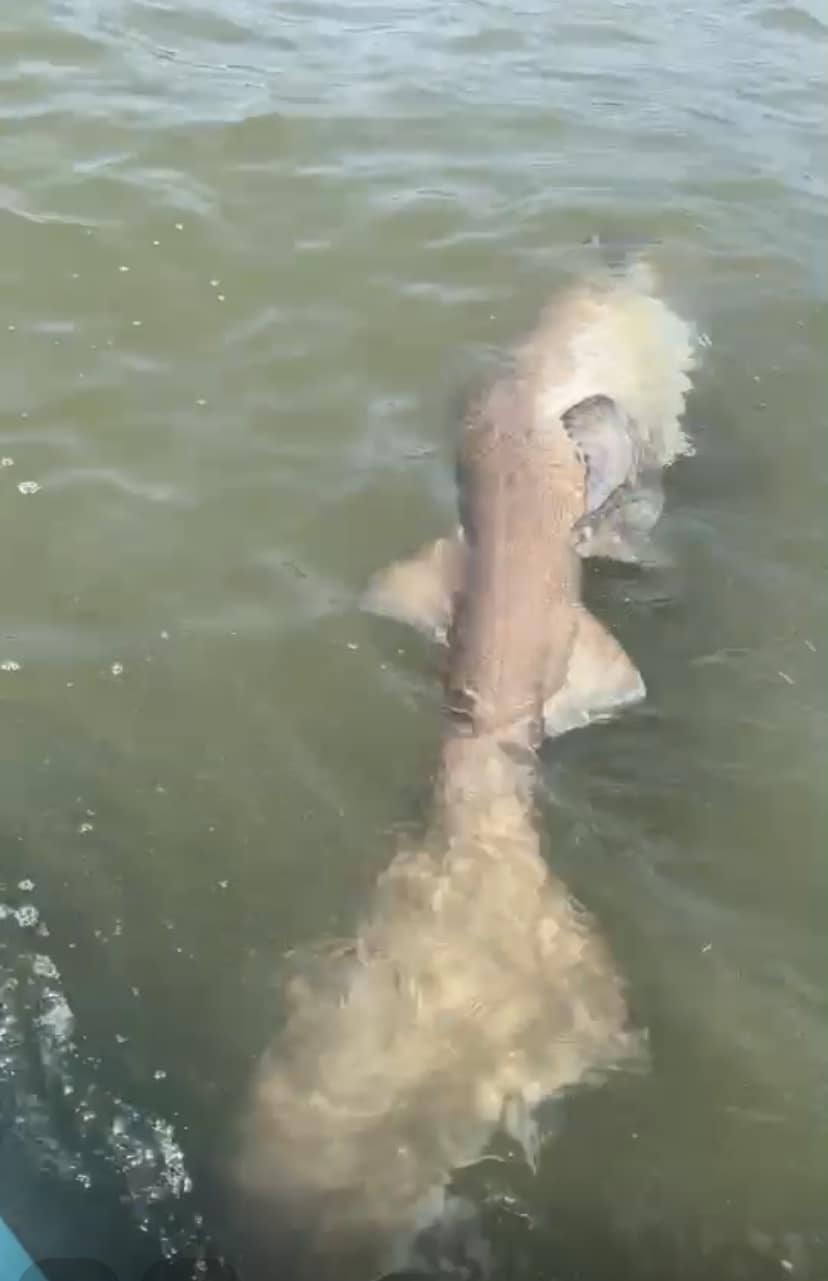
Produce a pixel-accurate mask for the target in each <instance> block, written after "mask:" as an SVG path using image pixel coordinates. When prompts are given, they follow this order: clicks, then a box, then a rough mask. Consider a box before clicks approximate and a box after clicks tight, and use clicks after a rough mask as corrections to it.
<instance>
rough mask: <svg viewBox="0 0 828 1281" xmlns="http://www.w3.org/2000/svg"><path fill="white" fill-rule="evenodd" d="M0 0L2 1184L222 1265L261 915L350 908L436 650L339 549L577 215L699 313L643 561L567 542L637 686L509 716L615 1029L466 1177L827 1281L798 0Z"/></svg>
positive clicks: (818, 139)
mask: <svg viewBox="0 0 828 1281" xmlns="http://www.w3.org/2000/svg"><path fill="white" fill-rule="evenodd" d="M0 32H2V40H3V49H4V54H5V57H4V66H3V72H2V95H1V96H0V157H1V158H2V186H0V234H2V239H1V240H0V271H2V283H3V290H2V300H1V301H0V337H1V338H2V369H3V386H4V405H3V421H2V427H1V428H0V430H1V431H2V439H1V440H0V452H1V453H2V467H0V529H1V531H2V543H3V555H2V557H0V593H1V594H2V600H3V626H2V629H1V631H0V697H2V700H3V716H2V720H0V752H2V758H3V762H4V769H3V772H2V782H1V783H0V786H2V808H0V815H2V827H1V828H0V842H1V843H0V888H1V890H2V892H1V893H0V902H2V904H3V907H2V910H0V947H2V979H1V981H2V987H3V993H2V1001H3V1018H4V1022H3V1023H2V1025H0V1026H2V1041H1V1042H0V1054H1V1055H2V1057H0V1115H2V1120H3V1126H4V1131H3V1133H4V1135H5V1137H4V1140H3V1144H2V1147H0V1191H1V1192H2V1204H3V1213H4V1216H5V1217H7V1218H8V1219H9V1221H10V1222H12V1223H13V1224H14V1225H15V1227H16V1228H17V1229H18V1230H19V1231H20V1232H21V1233H22V1234H23V1236H24V1238H25V1240H26V1241H27V1243H28V1245H29V1247H30V1249H31V1250H32V1251H33V1252H34V1253H35V1254H37V1255H40V1256H42V1255H46V1254H89V1255H93V1256H95V1257H97V1258H100V1259H107V1260H109V1262H110V1263H111V1264H112V1265H113V1266H114V1267H115V1269H116V1271H117V1275H118V1276H119V1278H122V1279H123V1281H131V1279H132V1278H133V1277H135V1278H137V1277H138V1276H139V1275H141V1270H142V1268H144V1267H145V1266H146V1265H147V1263H148V1262H152V1260H154V1259H155V1258H157V1257H159V1255H160V1253H161V1252H162V1251H164V1252H173V1253H176V1252H178V1253H184V1254H188V1253H194V1252H195V1251H197V1250H198V1249H200V1248H204V1249H207V1250H208V1251H209V1250H212V1249H214V1245H213V1244H212V1243H214V1242H218V1243H219V1246H220V1247H224V1248H227V1250H228V1253H229V1254H230V1257H235V1256H234V1255H233V1249H234V1246H233V1244H232V1239H231V1237H230V1236H228V1229H227V1226H226V1223H225V1216H224V1214H223V1211H222V1208H221V1206H222V1170H223V1167H224V1163H225V1161H226V1154H227V1152H228V1150H229V1146H230V1142H231V1137H232V1134H233V1132H234V1127H235V1126H236V1124H237V1122H238V1118H239V1116H240V1114H241V1111H242V1108H243V1106H244V1092H245V1090H246V1088H247V1084H248V1082H249V1079H250V1075H251V1072H252V1070H253V1067H254V1064H255V1062H256V1060H257V1058H258V1055H259V1054H260V1052H261V1051H262V1049H263V1048H264V1046H265V1045H266V1044H267V1043H268V1042H269V1041H270V1040H271V1038H272V1036H273V1033H274V1032H275V1030H276V1028H277V1027H278V1023H279V1018H280V1008H281V1005H280V995H279V985H278V979H279V967H280V962H281V958H282V956H283V954H284V953H285V952H286V951H287V950H288V949H290V948H291V947H292V946H294V945H296V944H298V943H301V942H306V941H307V940H309V939H313V938H316V937H320V936H323V935H326V936H327V935H336V934H347V932H348V931H349V930H350V929H352V928H353V924H354V921H355V919H356V917H357V915H358V913H359V911H360V908H361V906H362V905H363V904H364V903H365V902H366V900H367V898H368V895H369V892H370V887H371V885H372V883H373V880H374V878H375V876H376V875H377V874H378V872H379V871H380V870H381V868H382V867H384V866H385V864H386V863H387V861H388V859H389V858H390V856H391V854H392V852H393V849H394V842H395V835H394V826H395V825H397V824H403V825H413V826H416V824H417V823H418V822H419V821H420V820H421V819H422V817H423V814H424V806H425V801H426V796H427V785H428V778H429V772H430V770H431V768H432V765H433V761H434V750H435V744H436V740H437V735H438V732H439V695H438V687H437V679H436V666H435V658H434V655H433V654H432V653H430V652H429V650H428V648H427V646H426V645H425V644H424V643H421V642H420V640H418V639H417V638H415V637H412V636H411V635H409V634H407V633H406V632H405V631H403V630H402V629H400V628H397V627H395V626H394V625H393V624H391V623H388V622H383V621H381V620H376V619H370V618H366V617H363V616H361V615H359V614H358V612H357V611H356V610H355V608H354V599H355V594H356V593H357V592H358V590H359V589H360V587H361V586H362V585H363V583H364V582H365V580H366V578H367V577H368V575H369V574H370V573H371V572H372V571H373V570H374V569H375V568H376V567H377V566H378V565H380V564H382V563H384V562H385V561H386V560H390V559H392V558H394V557H397V556H400V555H402V554H404V553H405V552H406V551H407V550H409V549H410V548H411V547H413V546H415V545H416V544H417V542H419V541H420V540H423V539H425V538H428V537H432V536H434V535H435V534H437V533H440V532H442V530H443V528H444V527H445V526H446V524H447V522H448V521H449V520H450V519H451V504H452V499H453V496H452V475H451V443H452V434H451V433H452V423H453V413H454V407H455V405H456V402H457V396H458V390H459V389H462V387H463V386H464V385H465V382H466V380H467V378H468V373H469V369H470V368H473V367H474V366H475V362H476V360H477V359H478V356H477V353H478V352H479V350H480V349H481V348H485V347H489V346H491V345H497V344H500V343H503V342H507V341H508V340H510V339H511V338H512V337H514V336H515V335H516V334H517V333H519V332H520V331H521V330H522V329H523V328H525V327H526V326H527V325H529V324H530V323H531V322H532V321H533V319H534V316H535V313H536V310H537V308H538V306H539V305H540V304H541V302H542V301H543V298H544V297H545V296H546V295H547V294H548V293H549V292H550V291H551V290H553V289H554V288H556V287H557V286H559V285H561V284H562V283H564V282H565V281H566V280H568V279H569V278H571V276H572V274H573V273H575V272H577V271H578V270H580V269H581V268H582V267H584V266H588V265H589V264H590V263H591V262H592V261H594V258H591V257H590V255H591V254H594V251H592V250H589V249H588V248H585V246H584V242H585V241H587V240H589V238H590V237H593V236H595V235H598V236H600V237H601V238H602V240H603V241H605V242H606V243H607V244H608V245H610V246H615V247H621V248H623V247H624V246H629V245H632V246H637V245H642V244H645V245H646V244H655V245H656V249H655V251H654V252H655V253H656V254H657V257H658V261H659V263H660V265H661V267H662V270H663V273H664V275H665V277H666V279H667V281H668V284H669V288H670V292H671V296H672V298H673V299H674V300H675V302H676V305H677V306H678V307H679V308H680V309H682V310H683V311H684V312H685V314H687V315H688V316H690V317H691V318H692V319H694V320H695V321H696V322H697V323H698V324H699V326H700V329H701V331H702V333H703V334H705V335H706V336H707V337H708V338H709V346H706V347H705V350H704V363H703V367H702V369H701V371H700V373H699V377H698V380H697V390H696V393H695V395H694V397H693V399H692V402H691V405H690V411H689V425H690V428H691V430H692V433H693V435H694V439H695V440H696V443H697V454H696V457H695V458H693V459H690V460H688V461H686V462H682V463H681V464H679V465H678V466H677V467H676V469H675V472H674V473H673V474H671V476H670V478H669V480H670V484H669V495H668V513H667V516H666V518H665V522H664V536H665V539H666V540H667V541H668V543H669V545H670V547H671V549H672V551H673V554H674V561H675V566H674V568H672V569H670V570H661V571H657V572H651V573H648V574H646V575H642V574H637V573H635V572H628V571H626V570H620V569H612V570H609V569H607V568H601V567H593V568H592V569H591V570H590V572H589V575H588V594H589V597H590V600H591V603H592V604H593V606H594V608H595V609H596V610H597V612H598V613H599V614H600V615H601V616H602V617H603V618H605V619H606V620H607V621H608V622H609V623H610V625H611V626H612V628H613V630H614V631H615V632H616V634H617V635H618V636H619V638H621V639H622V641H623V643H624V644H625V646H626V647H627V648H628V650H629V652H630V653H631V654H632V655H634V657H635V659H636V661H637V662H638V664H639V666H640V667H641V669H642V671H643V673H644V676H645V678H646V680H647V683H648V685H649V688H650V698H649V701H648V702H647V704H646V705H645V706H644V707H643V708H642V709H640V710H639V711H637V712H636V713H634V714H630V715H627V716H625V717H624V718H623V720H620V721H619V722H618V723H616V724H615V725H612V726H609V727H603V726H598V727H595V728H593V729H591V730H589V731H587V732H583V733H579V734H577V735H573V736H571V738H569V739H567V740H566V741H564V742H561V743H559V744H556V745H555V746H554V747H550V748H548V749H547V751H546V752H545V754H544V761H543V772H544V796H545V801H544V813H543V821H544V826H545V829H546V841H547V852H548V857H549V859H550V860H551V861H552V862H553V863H554V865H555V867H556V869H558V870H559V871H561V872H562V873H563V875H564V876H565V877H566V878H567V880H568V881H569V883H570V885H571V886H572V889H573V891H574V892H575V893H577V894H578V895H579V896H580V898H581V899H582V900H583V901H584V902H585V903H587V904H588V905H589V906H590V907H591V908H592V909H593V910H594V911H595V912H596V913H597V915H598V918H599V920H600V922H601V925H602V927H603V928H604V930H605V931H606V933H607V935H608V936H609V938H610V939H611V941H612V944H613V947H614V949H615V952H616V955H617V957H618V960H619V964H620V966H621V967H622V969H623V971H624V972H625V973H626V974H627V975H628V977H629V980H630V984H631V992H632V1001H633V1006H634V1009H635V1014H636V1017H637V1018H638V1019H639V1020H640V1021H641V1022H642V1023H643V1024H644V1025H646V1026H647V1027H648V1028H649V1031H650V1038H651V1046H652V1051H653V1065H652V1069H651V1071H650V1072H649V1073H648V1074H647V1075H645V1076H642V1077H632V1078H621V1077H619V1078H618V1080H614V1081H613V1082H611V1083H610V1084H609V1085H608V1086H606V1087H604V1088H602V1089H601V1090H599V1091H594V1092H587V1093H584V1094H583V1095H582V1096H578V1097H576V1098H573V1099H572V1100H571V1101H569V1102H568V1103H566V1105H565V1106H563V1107H562V1108H558V1109H557V1110H556V1111H555V1114H554V1116H551V1117H550V1120H549V1124H550V1129H551V1128H553V1126H554V1130H555V1133H554V1134H553V1135H550V1137H549V1139H548V1141H547V1143H546V1145H545V1147H544V1151H543V1157H542V1162H541V1169H540V1172H539V1174H538V1175H537V1176H536V1177H532V1176H530V1174H529V1172H528V1171H527V1169H526V1168H525V1165H524V1164H523V1162H522V1161H521V1159H520V1156H519V1154H518V1153H517V1152H512V1151H511V1150H509V1149H506V1150H505V1151H503V1152H501V1153H500V1155H501V1156H503V1157H504V1158H505V1159H503V1160H498V1161H494V1160H489V1161H484V1162H482V1163H481V1165H480V1166H479V1167H478V1168H477V1169H475V1170H474V1171H472V1172H470V1173H468V1174H467V1175H466V1176H465V1178H464V1187H465V1190H466V1191H467V1192H468V1193H469V1195H471V1196H472V1197H473V1198H474V1199H475V1200H476V1202H477V1204H478V1205H479V1206H480V1207H481V1212H482V1220H483V1229H482V1230H483V1231H484V1234H485V1236H486V1240H487V1242H488V1244H489V1248H490V1250H491V1252H492V1256H493V1258H494V1260H495V1265H494V1267H495V1275H496V1277H497V1278H502V1279H503V1281H507V1279H508V1278H512V1277H514V1278H521V1279H524V1278H525V1279H527V1281H528V1279H529V1278H541V1277H542V1278H544V1279H547V1278H548V1281H552V1278H560V1279H561V1281H574V1279H575V1278H576V1277H577V1278H589V1279H590V1281H602V1279H603V1278H606V1279H607V1281H623V1278H631V1279H634V1281H638V1279H639V1278H641V1279H642V1281H643V1279H647V1278H652V1281H667V1278H670V1279H672V1278H676V1279H677V1281H678V1279H682V1281H683V1279H685V1278H686V1279H687V1281H696V1279H697V1278H698V1279H699V1281H700V1279H701V1278H716V1281H731V1279H733V1281H736V1279H737V1278H739V1279H742V1278H744V1279H746V1281H753V1279H754V1278H758V1279H762V1278H765V1277H768V1278H771V1277H778V1276H785V1275H793V1276H796V1277H803V1278H823V1277H826V1276H828V1245H826V1242H825V1238H824V1233H823V1223H824V1204H825V1196H826V1191H828V1188H826V1179H825V1151H826V1143H828V1123H827V1121H826V1102H827V1100H826V1088H825V1083H826V1080H827V1079H828V1076H826V1070H827V1069H828V1030H827V1029H826V998H825V988H824V967H825V960H826V955H825V943H824V931H825V902H826V897H825V896H826V892H828V871H827V870H826V862H825V822H824V819H825V815H824V801H823V796H822V792H823V787H822V778H821V772H822V771H823V769H824V765H825V713H826V707H825V696H824V670H825V669H824V647H825V642H826V634H825V631H826V629H825V609H824V571H825V563H826V557H825V541H824V534H825V526H824V511H825V501H826V491H827V490H828V484H827V483H826V482H827V480H828V474H827V473H828V469H827V468H826V457H828V455H826V450H825V440H824V410H825V404H826V403H827V402H826V395H827V394H828V386H826V377H825V372H824V356H825V350H826V339H828V326H826V311H825V299H826V279H825V256H824V227H825V212H826V184H825V164H824V160H825V157H824V130H825V123H826V121H825V75H824V70H825V58H826V51H827V49H828V39H826V37H827V36H828V27H826V23H825V18H824V14H823V13H822V10H821V7H820V6H817V5H816V4H814V3H811V0H803V2H802V3H799V4H793V3H788V2H785V3H779V4H773V3H766V2H763V0H735V2H734V3H731V4H729V5H726V6H725V5H721V4H715V3H713V2H712V0H697V2H696V3H691V2H690V0H681V3H677V4H672V5H669V6H664V5H658V4H656V3H654V2H653V0H632V2H631V3H625V4H620V3H613V0H588V2H587V3H585V4H583V5H581V6H578V7H577V8H575V9H572V10H571V11H568V10H566V9H565V8H562V7H560V6H557V5H551V4H548V3H542V2H541V0H536V2H533V0H518V2H517V3H514V4H512V5H509V6H506V7H504V6H502V5H497V4H494V3H488V2H487V0H452V2H451V3H449V4H448V5H446V4H439V5H438V4H437V3H433V2H432V0H418V3H408V4H398V5H393V6H388V5H381V4H375V3H369V2H368V0H366V2H365V3H356V2H353V3H352V2H350V0H348V2H347V3H339V4H335V3H331V2H330V0H294V2H293V3H285V4H280V5H276V4H262V3H252V0H233V2H231V0H200V2H199V3H196V2H195V0H178V2H176V3H173V2H172V0H169V2H165V0H111V2H110V3H106V4H105V3H102V0H51V3H46V2H45V0H32V2H31V3H29V4H26V5H17V6H7V12H5V13H4V14H3V17H2V19H0ZM228 1242H230V1244H228ZM215 1248H218V1247H215Z"/></svg>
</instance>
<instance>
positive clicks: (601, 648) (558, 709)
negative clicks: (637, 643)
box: [543, 608, 647, 738]
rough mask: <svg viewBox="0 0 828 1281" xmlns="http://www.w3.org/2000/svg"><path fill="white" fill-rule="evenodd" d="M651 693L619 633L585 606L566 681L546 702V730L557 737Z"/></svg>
mask: <svg viewBox="0 0 828 1281" xmlns="http://www.w3.org/2000/svg"><path fill="white" fill-rule="evenodd" d="M646 692H647V691H646V687H645V685H644V681H643V680H642V678H641V673H640V672H639V671H638V669H637V668H636V667H635V666H634V665H633V663H632V662H631V661H630V659H629V658H628V657H627V655H626V654H625V652H624V650H623V649H622V648H621V646H620V645H619V643H618V641H617V640H616V639H615V637H614V636H613V635H611V633H610V632H608V631H607V629H606V627H604V625H603V623H599V622H598V619H597V618H595V617H594V615H592V614H590V612H589V611H588V610H586V609H583V608H582V609H580V610H579V611H578V626H577V631H576V633H575V640H574V642H573V645H572V652H571V654H570V656H569V668H568V671H567V675H566V680H565V681H564V683H563V685H562V686H561V687H560V689H558V690H556V692H555V693H554V694H553V695H552V696H551V697H550V698H549V699H547V700H546V702H545V704H544V708H543V722H544V731H545V733H546V735H547V737H548V738H555V737H556V736H557V735H560V734H565V733H567V731H568V730H571V729H577V728H578V727H579V726H582V725H589V724H590V722H592V721H595V720H600V719H605V718H607V717H609V716H611V715H612V714H613V713H614V712H617V711H619V710H620V709H621V708H622V707H627V706H629V705H630V704H631V703H638V702H640V701H641V699H643V698H644V696H645V694H646Z"/></svg>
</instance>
